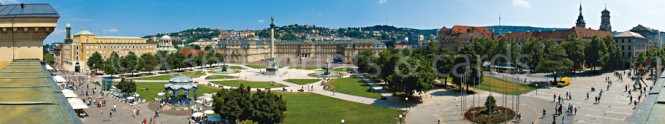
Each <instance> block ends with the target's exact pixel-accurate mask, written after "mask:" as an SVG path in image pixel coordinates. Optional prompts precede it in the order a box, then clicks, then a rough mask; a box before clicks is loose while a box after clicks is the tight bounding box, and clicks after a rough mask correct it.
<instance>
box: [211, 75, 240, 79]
mask: <svg viewBox="0 0 665 124" xmlns="http://www.w3.org/2000/svg"><path fill="white" fill-rule="evenodd" d="M229 78H235V77H234V76H228V75H210V76H208V77H206V79H229Z"/></svg>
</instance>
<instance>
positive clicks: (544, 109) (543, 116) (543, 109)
mask: <svg viewBox="0 0 665 124" xmlns="http://www.w3.org/2000/svg"><path fill="white" fill-rule="evenodd" d="M545 115H546V114H545V109H543V118H545Z"/></svg>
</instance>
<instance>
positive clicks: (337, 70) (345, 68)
mask: <svg viewBox="0 0 665 124" xmlns="http://www.w3.org/2000/svg"><path fill="white" fill-rule="evenodd" d="M349 70H351V68H347V67H342V68H334V69H333V71H336V72H347V71H349Z"/></svg>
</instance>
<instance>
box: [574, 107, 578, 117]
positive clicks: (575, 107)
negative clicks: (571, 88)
mask: <svg viewBox="0 0 665 124" xmlns="http://www.w3.org/2000/svg"><path fill="white" fill-rule="evenodd" d="M574 115H577V107H575V113H574Z"/></svg>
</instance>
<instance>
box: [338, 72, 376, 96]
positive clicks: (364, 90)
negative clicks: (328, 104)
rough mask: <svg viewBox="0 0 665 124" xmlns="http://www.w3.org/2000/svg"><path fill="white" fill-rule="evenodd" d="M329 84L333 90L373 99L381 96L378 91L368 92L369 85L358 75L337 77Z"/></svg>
mask: <svg viewBox="0 0 665 124" xmlns="http://www.w3.org/2000/svg"><path fill="white" fill-rule="evenodd" d="M329 85H332V87H331V88H334V89H335V92H340V93H344V94H349V95H356V96H362V97H368V98H374V99H381V98H383V96H381V94H379V93H373V92H370V91H369V90H370V89H371V86H369V85H367V84H366V83H365V82H363V81H362V78H359V77H349V78H337V79H335V80H334V81H332V82H331V83H330V84H329Z"/></svg>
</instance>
